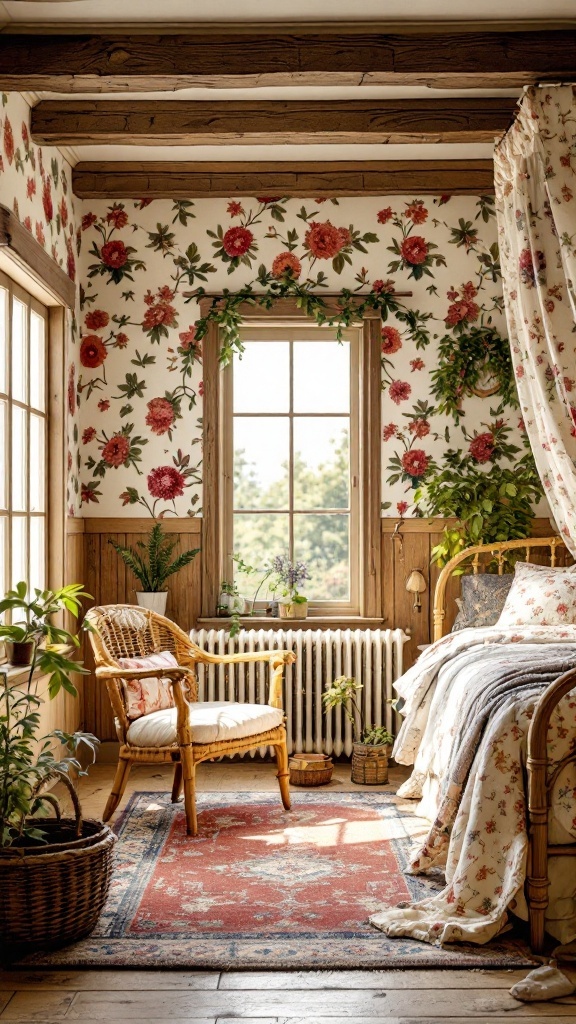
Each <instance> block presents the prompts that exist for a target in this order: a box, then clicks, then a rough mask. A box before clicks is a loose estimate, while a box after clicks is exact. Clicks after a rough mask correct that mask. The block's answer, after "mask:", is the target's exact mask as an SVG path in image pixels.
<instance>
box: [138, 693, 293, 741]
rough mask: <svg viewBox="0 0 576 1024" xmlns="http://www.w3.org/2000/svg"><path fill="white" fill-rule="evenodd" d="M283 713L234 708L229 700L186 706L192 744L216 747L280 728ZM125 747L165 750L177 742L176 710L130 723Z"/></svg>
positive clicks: (266, 707) (258, 707) (253, 706)
mask: <svg viewBox="0 0 576 1024" xmlns="http://www.w3.org/2000/svg"><path fill="white" fill-rule="evenodd" d="M282 718H283V712H282V710H281V709H280V708H272V707H270V705H269V704H237V703H236V702H234V701H230V700H208V701H202V702H200V703H198V704H191V705H190V725H191V726H192V740H193V742H194V743H216V742H217V741H219V740H220V741H221V740H239V739H244V738H245V737H246V736H255V735H256V734H257V733H259V732H267V731H268V730H269V729H276V727H277V726H279V725H282ZM126 738H127V740H128V743H133V744H134V746H137V747H168V746H171V745H172V744H174V743H176V742H177V739H176V708H164V709H163V710H162V711H153V712H152V714H150V715H143V716H142V718H137V719H136V721H135V722H132V724H131V725H130V728H129V729H128V733H127V737H126Z"/></svg>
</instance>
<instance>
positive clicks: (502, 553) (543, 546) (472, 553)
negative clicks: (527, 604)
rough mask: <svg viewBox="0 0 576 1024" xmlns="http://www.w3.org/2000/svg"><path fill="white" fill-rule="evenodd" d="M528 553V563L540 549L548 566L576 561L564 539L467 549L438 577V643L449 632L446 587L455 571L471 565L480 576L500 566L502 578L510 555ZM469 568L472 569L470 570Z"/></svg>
mask: <svg viewBox="0 0 576 1024" xmlns="http://www.w3.org/2000/svg"><path fill="white" fill-rule="evenodd" d="M519 549H520V550H524V551H525V552H526V554H525V557H524V561H526V562H531V561H534V560H535V559H534V556H533V555H532V552H533V551H534V550H535V549H538V551H537V555H536V557H537V558H538V561H539V562H540V563H541V564H544V565H552V566H554V565H569V564H571V563H572V562H573V561H574V559H573V558H572V555H571V554H570V552H569V551H568V549H567V548H566V545H565V543H564V541H563V540H562V538H561V537H525V538H524V539H523V540H507V541H503V542H502V543H500V544H477V545H476V546H475V547H470V548H464V549H463V550H462V551H460V553H459V554H457V555H454V558H451V559H450V561H449V562H447V563H446V565H445V566H444V568H443V569H442V572H441V573H440V575H439V577H438V582H437V584H436V590H435V591H434V640H440V638H441V637H443V636H444V633H445V632H446V629H445V621H446V586H447V584H448V580H449V579H450V578H451V576H452V573H453V572H454V569H456V568H457V567H458V566H459V565H460V564H461V563H462V562H467V561H470V566H469V568H470V570H471V572H473V573H475V574H477V573H478V572H480V570H481V568H482V567H483V566H485V565H486V564H487V563H488V562H494V561H495V562H496V563H497V566H498V574H499V575H500V576H501V575H502V574H503V572H504V565H505V563H506V553H507V552H508V551H518V550H519ZM467 568H468V567H467Z"/></svg>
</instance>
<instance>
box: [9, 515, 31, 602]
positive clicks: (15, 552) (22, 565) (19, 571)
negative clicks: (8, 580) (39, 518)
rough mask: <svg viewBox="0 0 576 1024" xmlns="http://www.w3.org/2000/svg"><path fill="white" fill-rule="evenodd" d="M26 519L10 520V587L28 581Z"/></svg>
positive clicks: (15, 518)
mask: <svg viewBox="0 0 576 1024" xmlns="http://www.w3.org/2000/svg"><path fill="white" fill-rule="evenodd" d="M26 533H27V530H26V519H25V518H24V517H23V516H15V517H14V518H13V520H12V543H11V545H10V550H11V552H12V586H13V587H15V586H16V584H17V583H20V581H21V580H27V579H28V551H27V544H26Z"/></svg>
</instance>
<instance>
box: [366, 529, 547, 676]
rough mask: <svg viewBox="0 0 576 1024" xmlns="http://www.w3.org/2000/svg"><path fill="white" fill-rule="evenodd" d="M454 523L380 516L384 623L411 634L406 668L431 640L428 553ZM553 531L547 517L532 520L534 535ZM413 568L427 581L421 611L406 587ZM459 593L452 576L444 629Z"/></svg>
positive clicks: (432, 578) (432, 569)
mask: <svg viewBox="0 0 576 1024" xmlns="http://www.w3.org/2000/svg"><path fill="white" fill-rule="evenodd" d="M454 523H455V520H451V519H405V520H403V521H400V520H398V519H397V518H396V519H382V583H383V585H382V601H383V608H382V611H383V615H384V623H385V625H386V626H394V627H397V626H400V627H401V628H402V629H404V630H405V631H406V632H407V633H409V634H410V640H409V641H408V642H407V643H406V644H405V646H404V667H405V668H409V667H410V665H412V664H413V663H414V661H415V660H416V658H417V657H418V655H419V653H420V652H419V650H418V647H419V646H420V645H422V644H429V643H430V642H431V638H432V636H433V621H432V613H433V603H434V589H435V587H436V581H437V579H438V576H439V575H440V570H439V569H438V568H437V566H435V565H431V564H430V552H431V551H432V548H433V547H435V545H436V544H438V543H439V541H440V540H441V538H442V532H443V530H444V528H445V527H446V526H453V525H454ZM399 524H400V525H399ZM554 532H555V531H554V530H553V529H552V527H551V526H550V521H549V520H548V519H535V520H534V526H533V530H532V534H533V536H534V537H549V536H551V535H552V534H553V533H554ZM533 556H534V557H532V556H531V561H533V562H537V561H539V556H538V554H537V552H533ZM412 569H420V570H421V572H422V575H423V576H424V579H425V580H426V590H425V591H424V593H423V594H421V595H420V598H421V603H422V610H421V611H420V612H419V611H416V610H415V609H414V607H413V605H414V595H413V594H409V593H408V592H407V590H406V580H407V579H408V576H409V575H410V572H411V571H412ZM459 594H460V582H459V578H458V577H454V578H452V579H451V580H450V582H449V583H448V587H447V605H446V615H447V619H446V622H447V629H451V627H452V624H453V622H454V619H455V618H456V615H457V613H458V607H457V605H456V602H455V598H456V597H458V595H459Z"/></svg>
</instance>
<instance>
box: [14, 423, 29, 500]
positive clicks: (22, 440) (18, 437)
mask: <svg viewBox="0 0 576 1024" xmlns="http://www.w3.org/2000/svg"><path fill="white" fill-rule="evenodd" d="M27 415H28V414H27V412H26V410H25V409H20V407H19V406H17V405H13V406H12V508H13V510H14V511H15V512H25V511H26V476H27V473H26V419H27Z"/></svg>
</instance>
